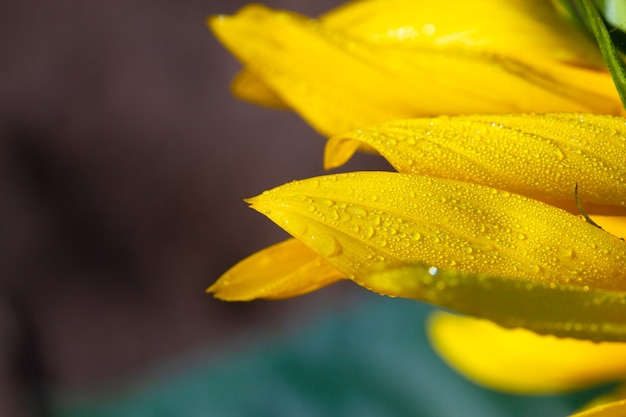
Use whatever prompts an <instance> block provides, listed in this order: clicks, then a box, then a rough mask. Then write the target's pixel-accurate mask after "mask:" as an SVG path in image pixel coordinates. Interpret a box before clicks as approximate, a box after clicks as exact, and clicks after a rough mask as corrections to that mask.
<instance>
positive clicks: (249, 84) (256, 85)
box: [231, 71, 289, 109]
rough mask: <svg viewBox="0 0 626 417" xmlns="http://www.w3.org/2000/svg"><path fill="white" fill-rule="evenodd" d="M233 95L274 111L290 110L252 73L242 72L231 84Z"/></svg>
mask: <svg viewBox="0 0 626 417" xmlns="http://www.w3.org/2000/svg"><path fill="white" fill-rule="evenodd" d="M231 90H232V93H233V94H234V95H235V96H236V97H239V98H241V99H243V100H246V101H249V102H251V103H253V104H256V105H259V106H265V107H270V108H274V109H288V108H289V106H287V104H285V102H284V101H283V100H282V99H281V98H280V97H279V96H278V95H277V94H276V93H275V92H274V91H272V89H271V88H269V87H268V86H267V85H266V84H265V83H264V82H263V81H261V80H259V78H258V77H256V76H255V75H254V74H253V73H251V72H250V71H241V72H240V73H239V74H237V76H235V78H234V79H233V81H232V83H231Z"/></svg>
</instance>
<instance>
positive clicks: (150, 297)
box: [0, 0, 354, 416]
mask: <svg viewBox="0 0 626 417" xmlns="http://www.w3.org/2000/svg"><path fill="white" fill-rule="evenodd" d="M244 3H245V2H244V1H226V0H221V1H219V0H205V1H201V0H133V1H120V0H112V1H95V0H56V1H49V0H9V1H6V0H5V1H2V2H1V3H0V117H1V120H0V159H1V161H0V169H1V170H2V172H1V174H0V192H1V195H0V228H1V231H2V233H1V235H0V236H1V237H0V245H1V246H0V247H1V249H0V271H1V274H0V285H1V288H0V354H1V356H0V415H2V416H22V415H29V413H27V412H26V411H25V410H26V406H25V405H26V403H34V404H39V405H41V404H43V407H41V406H40V407H39V410H35V412H34V415H36V414H37V413H39V414H42V415H45V413H46V411H45V404H46V401H47V399H48V398H49V397H50V395H52V394H53V393H62V394H67V393H70V394H72V393H78V394H79V395H82V394H86V395H90V394H93V393H99V392H103V391H107V390H108V389H111V387H116V386H118V385H119V383H120V382H119V381H123V380H126V379H132V378H134V377H137V376H138V375H142V373H145V372H147V370H149V369H151V368H153V367H155V366H157V365H158V363H160V362H162V361H164V360H168V358H172V357H177V356H181V355H183V356H184V355H185V354H188V352H192V351H194V350H197V349H204V350H206V351H209V352H214V353H215V356H216V358H219V353H220V352H224V351H225V350H227V349H230V348H232V347H233V346H239V345H241V341H242V340H245V339H243V338H242V336H241V335H242V334H246V332H248V331H250V330H251V329H253V330H254V331H255V332H256V334H258V333H259V331H260V329H261V330H263V329H265V331H266V333H267V331H269V332H270V334H271V332H276V331H280V329H283V328H289V326H290V325H293V324H294V323H298V322H301V321H304V320H305V317H307V314H308V313H312V312H313V311H315V310H316V309H317V310H320V309H324V308H327V307H329V306H331V305H332V306H334V308H339V307H340V306H341V304H342V303H341V302H340V301H343V299H344V298H343V297H344V295H342V294H339V293H337V290H336V289H334V290H330V291H325V292H323V293H321V295H318V294H314V295H310V296H307V297H303V298H300V299H297V300H288V301H284V302H274V303H272V302H255V303H249V304H227V303H221V302H219V301H216V300H214V299H212V298H211V297H210V296H208V295H206V294H204V290H205V288H206V287H207V286H208V285H210V284H211V283H212V282H213V281H214V280H215V279H216V278H217V277H218V276H219V275H220V274H221V273H222V272H224V271H225V270H226V269H227V268H228V267H229V266H231V265H232V264H234V263H235V262H237V261H238V260H240V259H241V258H243V257H245V256H247V255H248V254H250V253H252V252H254V251H256V250H258V249H260V248H262V247H264V246H266V245H268V244H271V243H274V242H277V241H279V240H281V239H283V238H284V236H285V235H284V234H282V232H281V231H280V230H279V229H278V228H277V227H275V226H274V225H273V224H271V223H270V222H269V221H268V220H266V219H264V218H263V217H262V216H260V215H258V214H256V213H254V212H252V211H251V210H249V209H248V208H247V207H246V205H245V203H243V202H242V198H244V197H248V196H252V195H256V194H257V193H259V192H261V191H263V190H264V189H268V188H271V187H273V186H276V185H279V184H281V183H284V182H287V181H290V180H292V179H295V178H302V177H307V176H312V175H317V174H321V173H323V171H322V169H321V163H322V152H323V144H324V140H323V138H321V137H320V136H318V135H317V134H316V133H314V132H313V131H312V129H310V128H309V127H308V126H307V125H306V124H305V123H303V122H302V121H301V120H300V119H299V118H298V117H297V116H295V115H294V114H292V113H290V112H281V111H269V110H266V109H261V108H257V107H254V106H251V105H249V104H246V103H243V102H240V101H237V100H236V99H234V98H232V97H231V96H230V94H229V90H228V83H229V81H230V79H231V77H232V76H233V75H234V74H235V73H236V71H237V70H238V68H239V65H238V64H237V63H236V62H235V60H234V59H232V58H231V57H230V55H229V54H228V52H226V51H225V50H224V49H223V48H222V47H221V46H220V45H219V44H218V43H217V41H215V39H214V38H213V37H212V35H211V34H210V33H209V31H208V30H207V29H206V27H205V24H204V19H205V17H206V16H207V15H210V14H216V13H233V12H234V11H236V10H237V9H238V8H239V7H241V6H242V5H243V4H244ZM337 3H338V1H337V0H335V1H331V0H308V1H305V0H300V1H288V0H282V1H278V0H276V1H267V2H266V4H268V5H270V6H274V7H280V8H288V9H292V10H297V11H300V12H303V13H307V14H311V15H317V14H320V13H322V12H324V11H326V10H328V9H329V8H331V7H332V6H334V5H336V4H337ZM353 166H354V165H353ZM340 287H341V286H340ZM339 290H341V288H339ZM333 294H334V295H333ZM292 310H298V311H299V312H300V314H299V315H298V314H297V315H295V316H294V315H292ZM287 312H289V314H286V313H287ZM287 317H290V318H287ZM276 329H279V330H276ZM261 333H262V332H261ZM216 360H218V359H216ZM36 408H37V407H36Z"/></svg>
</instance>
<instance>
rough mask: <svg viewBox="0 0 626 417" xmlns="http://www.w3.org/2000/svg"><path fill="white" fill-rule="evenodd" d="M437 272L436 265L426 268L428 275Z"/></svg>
mask: <svg viewBox="0 0 626 417" xmlns="http://www.w3.org/2000/svg"><path fill="white" fill-rule="evenodd" d="M437 272H439V269H437V267H436V266H431V267H430V268H428V273H429V274H430V275H437ZM437 287H439V282H438V283H437Z"/></svg>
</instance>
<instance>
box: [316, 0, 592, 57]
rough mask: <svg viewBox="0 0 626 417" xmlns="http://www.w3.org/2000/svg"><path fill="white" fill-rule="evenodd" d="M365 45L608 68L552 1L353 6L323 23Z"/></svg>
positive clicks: (391, 1)
mask: <svg viewBox="0 0 626 417" xmlns="http://www.w3.org/2000/svg"><path fill="white" fill-rule="evenodd" d="M319 20H320V21H321V22H322V23H323V24H325V25H327V26H329V27H331V28H333V29H336V30H341V31H342V32H343V33H344V34H346V35H348V36H350V37H352V38H355V39H359V40H366V41H370V42H377V43H385V44H396V43H398V42H402V43H404V44H411V45H420V44H421V45H428V44H436V45H447V46H453V45H457V46H462V47H464V48H468V49H475V50H481V51H489V52H492V53H497V54H499V55H503V56H516V55H521V52H520V51H524V52H523V54H524V55H525V56H527V57H528V56H532V57H535V56H536V57H544V58H549V59H554V60H559V61H563V62H569V63H572V64H576V65H580V66H587V67H596V68H603V67H604V61H603V59H602V56H601V54H600V52H599V51H598V48H597V47H596V45H595V43H594V42H593V41H592V40H591V39H590V38H589V37H587V36H585V35H584V34H583V33H582V32H580V31H579V30H577V28H576V27H574V26H572V25H571V24H570V23H568V22H567V21H566V20H564V19H562V18H560V17H559V15H558V12H557V11H556V9H555V8H554V7H553V6H552V4H551V3H550V2H549V1H545V0H512V1H507V2H505V3H503V2H502V1H500V0H477V1H472V2H468V1H464V0H450V1H448V2H446V3H441V2H433V1H419V0H418V1H416V0H366V1H352V2H348V3H346V4H345V5H343V6H340V7H338V8H336V9H334V10H332V11H330V12H329V13H327V14H325V15H323V16H321V17H320V19H319Z"/></svg>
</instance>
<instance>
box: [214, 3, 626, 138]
mask: <svg viewBox="0 0 626 417" xmlns="http://www.w3.org/2000/svg"><path fill="white" fill-rule="evenodd" d="M209 24H210V27H211V29H212V30H213V31H214V33H215V35H216V36H217V37H218V38H219V39H220V40H221V41H222V42H223V43H224V44H225V45H226V46H227V47H228V48H229V49H230V50H231V51H232V52H233V53H234V54H235V55H236V56H237V57H238V58H239V59H240V60H241V61H242V62H243V63H244V65H245V66H246V67H247V68H248V69H249V70H250V71H251V73H252V74H253V75H254V76H255V77H258V78H259V79H262V80H263V81H264V82H265V83H266V84H267V86H268V87H270V89H271V90H272V91H274V92H275V93H276V94H277V95H278V96H280V98H281V99H282V100H283V101H284V102H285V103H286V104H288V105H289V106H290V107H291V108H293V109H294V110H296V111H297V112H298V113H300V114H301V115H302V117H303V118H304V119H305V120H307V121H308V122H309V123H310V124H311V125H312V126H314V127H315V128H316V129H317V130H319V131H320V132H322V133H324V134H328V135H330V134H336V133H340V132H343V131H348V130H351V129H353V128H355V127H357V126H362V125H369V124H373V123H377V122H382V121H386V120H391V119H399V118H408V117H414V116H418V115H434V114H444V113H445V114H459V113H470V112H471V113H478V112H491V113H506V112H520V111H536V112H547V111H590V112H599V113H607V114H613V113H619V112H620V111H621V108H622V107H621V103H620V101H619V99H618V97H617V93H616V92H615V88H614V86H613V83H612V80H611V77H610V75H608V73H607V72H606V71H599V70H596V69H592V68H587V67H581V66H574V65H571V64H569V63H566V62H564V61H558V60H554V59H549V58H547V57H546V56H545V54H538V55H533V54H532V53H530V52H529V50H527V49H524V53H523V54H519V55H518V56H515V57H509V56H504V55H502V54H500V53H499V50H495V51H491V50H489V49H488V48H485V47H482V46H480V44H481V42H484V40H482V41H481V40H480V39H479V41H477V42H475V45H474V46H473V47H469V46H467V45H466V44H468V42H467V40H462V41H460V42H457V41H454V42H452V41H451V42H449V43H443V42H433V41H432V40H430V41H428V42H421V41H419V42H417V41H407V42H404V41H402V42H398V41H396V42H394V43H392V44H389V43H388V42H374V41H372V40H371V39H370V40H363V39H360V38H358V37H353V36H352V37H351V36H350V35H349V34H346V33H344V32H343V31H341V30H338V29H336V28H333V27H332V25H330V26H329V25H326V24H324V23H323V22H319V21H316V20H311V19H307V18H304V17H303V16H299V15H296V14H294V13H287V12H280V11H273V10H270V9H266V8H263V7H262V6H249V7H247V8H244V9H242V10H241V11H240V12H239V13H238V14H237V15H235V16H232V17H225V16H219V17H215V18H211V19H210V20H209ZM501 27H504V26H501ZM420 30H421V29H420ZM487 33H490V32H487ZM481 39H482V38H481ZM544 40H545V39H543V38H541V39H540V38H536V42H535V44H537V45H538V44H540V43H541V42H543V41H544ZM476 45H479V46H476ZM509 46H510V44H509ZM565 55H567V54H565ZM574 55H578V54H576V53H575V54H574Z"/></svg>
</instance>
